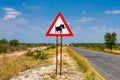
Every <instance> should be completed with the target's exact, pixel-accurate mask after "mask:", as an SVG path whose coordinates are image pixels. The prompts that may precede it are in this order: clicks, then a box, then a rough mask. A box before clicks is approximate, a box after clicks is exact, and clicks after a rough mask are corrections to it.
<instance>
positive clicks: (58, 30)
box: [55, 24, 65, 33]
mask: <svg viewBox="0 0 120 80" xmlns="http://www.w3.org/2000/svg"><path fill="white" fill-rule="evenodd" d="M64 28H65V26H64V24H61V25H60V26H56V25H55V33H56V32H57V33H62V29H64Z"/></svg>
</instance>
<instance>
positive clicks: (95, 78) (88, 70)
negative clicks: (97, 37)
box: [67, 48, 105, 80]
mask: <svg viewBox="0 0 120 80" xmlns="http://www.w3.org/2000/svg"><path fill="white" fill-rule="evenodd" d="M67 51H68V53H69V54H70V56H71V57H73V58H74V60H75V61H76V62H77V64H78V65H79V68H80V70H81V71H82V72H83V73H84V77H85V80H105V79H104V78H103V77H102V76H101V75H100V74H98V72H96V71H95V70H94V69H93V68H92V66H91V65H90V64H89V62H88V61H87V60H86V59H85V58H84V57H82V56H79V55H78V54H76V53H75V52H74V51H72V50H71V49H69V48H67Z"/></svg>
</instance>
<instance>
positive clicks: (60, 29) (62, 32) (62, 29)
mask: <svg viewBox="0 0 120 80" xmlns="http://www.w3.org/2000/svg"><path fill="white" fill-rule="evenodd" d="M46 36H73V33H72V31H71V30H70V27H69V25H68V24H67V22H66V21H65V19H64V17H63V16H62V14H61V13H60V12H59V13H58V15H57V16H56V18H55V20H54V21H53V23H52V25H51V26H50V28H49V29H48V31H47V33H46Z"/></svg>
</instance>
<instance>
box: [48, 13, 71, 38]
mask: <svg viewBox="0 0 120 80" xmlns="http://www.w3.org/2000/svg"><path fill="white" fill-rule="evenodd" d="M59 17H61V19H62V21H63V23H64V25H65V26H66V28H67V30H68V32H69V33H70V34H50V31H51V30H52V28H53V27H54V25H55V23H56V21H57V20H58V18H59ZM46 36H73V33H72V31H71V30H70V27H69V25H68V24H67V22H66V21H65V19H64V17H63V16H62V13H60V12H59V13H58V15H57V16H56V18H55V19H54V21H53V23H52V24H51V26H50V28H49V29H48V31H47V33H46Z"/></svg>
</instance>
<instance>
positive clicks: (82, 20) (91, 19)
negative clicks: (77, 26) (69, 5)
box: [76, 17, 94, 23]
mask: <svg viewBox="0 0 120 80" xmlns="http://www.w3.org/2000/svg"><path fill="white" fill-rule="evenodd" d="M93 20H94V18H87V17H82V18H81V19H80V20H76V22H81V23H83V22H89V21H93Z"/></svg>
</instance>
